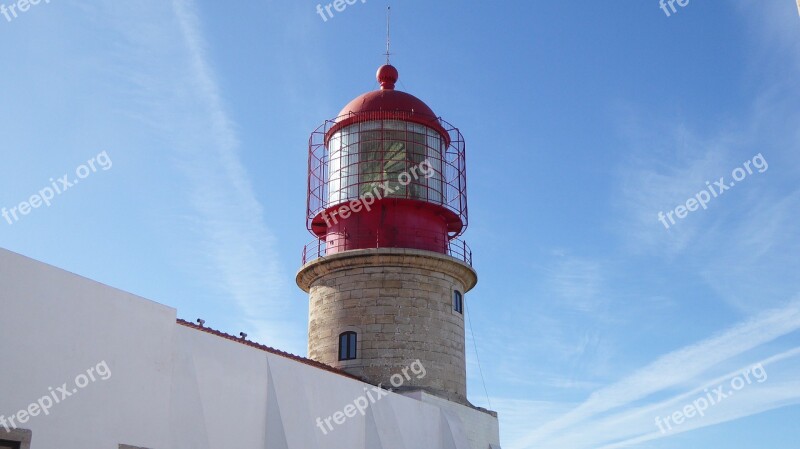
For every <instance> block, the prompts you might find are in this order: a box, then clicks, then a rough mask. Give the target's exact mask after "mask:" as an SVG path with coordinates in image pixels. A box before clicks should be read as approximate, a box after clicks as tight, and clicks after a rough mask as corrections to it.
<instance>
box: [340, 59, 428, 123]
mask: <svg viewBox="0 0 800 449" xmlns="http://www.w3.org/2000/svg"><path fill="white" fill-rule="evenodd" d="M375 77H376V78H377V79H378V82H379V83H380V84H381V89H380V90H376V91H373V92H367V93H365V94H364V95H361V96H360V97H358V98H356V99H355V100H353V101H351V102H350V103H347V106H345V107H344V109H342V111H341V112H339V117H340V118H341V117H342V116H346V115H350V114H351V113H352V114H359V113H361V112H405V113H407V114H414V115H422V116H427V117H425V118H429V119H430V118H436V114H434V113H433V110H431V108H429V107H428V105H427V104H425V103H424V102H423V101H422V100H420V99H419V98H417V97H415V96H413V95H411V94H407V93H405V92H400V91H399V90H394V84H395V83H396V82H397V80H398V79H399V78H400V73H399V72H398V71H397V69H396V68H395V67H394V66H392V65H389V64H387V65H383V66H381V67H380V68H378V73H377V74H376V75H375Z"/></svg>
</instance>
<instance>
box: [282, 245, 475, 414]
mask: <svg viewBox="0 0 800 449" xmlns="http://www.w3.org/2000/svg"><path fill="white" fill-rule="evenodd" d="M476 283H477V275H476V273H475V271H474V270H473V269H472V268H471V267H469V266H468V265H466V264H464V263H463V262H461V261H459V260H457V259H454V258H452V257H449V256H446V255H442V254H437V253H433V252H429V251H420V250H411V249H398V248H376V249H365V250H354V251H347V252H344V253H339V254H334V255H332V256H329V257H324V258H321V259H317V260H315V261H313V262H310V263H308V264H306V265H305V266H304V267H303V268H301V270H300V272H299V273H298V275H297V284H298V285H299V286H300V287H301V288H302V289H303V290H305V291H307V292H309V294H310V303H309V327H308V333H309V335H308V351H309V354H308V355H309V357H310V358H311V359H313V360H317V361H319V362H322V363H325V364H328V365H331V366H334V367H337V368H340V369H342V370H344V371H346V372H348V373H350V374H353V375H356V376H359V377H361V378H363V379H365V380H366V381H368V382H370V383H373V384H375V385H377V384H381V383H382V384H384V385H389V379H390V377H391V376H392V374H395V373H397V372H398V371H399V370H400V369H402V368H403V367H406V366H409V365H410V364H411V363H413V362H414V361H417V360H419V361H420V362H421V363H422V364H423V365H424V366H425V367H426V369H427V372H428V374H427V376H425V377H424V378H421V379H412V381H410V382H408V383H407V384H405V385H403V388H405V389H409V390H411V389H424V390H427V391H429V392H430V393H431V394H434V395H436V396H439V397H443V398H446V399H448V400H451V401H455V402H460V403H463V404H468V402H467V400H466V362H465V336H464V315H463V314H461V313H459V312H457V311H455V310H454V309H453V302H452V298H453V292H454V291H455V290H458V291H460V292H462V293H465V292H467V291H469V290H470V289H472V288H473V287H474V286H475V284H476ZM348 331H353V332H356V333H357V335H358V336H357V346H358V357H357V358H356V359H354V360H344V361H340V360H339V357H338V349H339V348H338V345H339V335H340V334H341V333H343V332H348Z"/></svg>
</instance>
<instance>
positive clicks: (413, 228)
mask: <svg viewBox="0 0 800 449" xmlns="http://www.w3.org/2000/svg"><path fill="white" fill-rule="evenodd" d="M398 76H399V75H398V72H397V69H395V68H394V67H393V66H391V65H384V66H382V67H381V68H379V69H378V73H377V78H378V82H379V83H380V86H381V88H380V90H376V91H373V92H368V93H365V94H363V95H361V96H359V97H358V98H356V99H354V100H353V101H351V102H350V103H349V104H348V105H347V106H345V107H344V109H342V111H341V112H340V113H339V116H338V117H337V118H336V119H333V120H329V121H326V122H325V123H324V124H323V125H321V126H320V127H319V128H318V129H317V130H316V131H314V132H313V133H312V134H311V138H310V141H309V155H308V161H309V167H308V210H307V223H308V229H309V231H311V233H312V234H314V236H315V237H316V240H315V241H314V242H312V243H311V244H309V245H308V246H306V248H305V250H304V252H303V263H304V264H305V263H306V262H309V261H310V260H313V259H316V258H318V257H322V256H326V255H330V254H334V253H339V252H342V251H348V250H354V249H366V248H411V249H421V250H428V251H435V252H438V253H442V254H449V255H451V256H453V257H456V258H458V259H461V260H464V261H465V262H467V263H469V264H471V257H472V256H471V253H470V251H469V249H468V247H467V246H466V244H465V243H464V242H462V241H460V240H457V237H458V236H460V235H461V234H462V233H464V231H465V230H466V227H467V184H466V167H465V154H464V148H465V144H464V139H463V137H462V136H461V133H460V132H459V131H458V129H456V128H455V127H453V126H452V125H450V124H449V123H447V122H446V121H444V120H442V119H441V118H440V117H438V116H437V115H436V114H435V113H434V112H433V110H431V108H430V107H428V105H426V104H425V103H424V102H422V100H420V99H418V98H416V97H414V96H413V95H410V94H408V93H405V92H401V91H398V90H395V83H396V82H397V80H398Z"/></svg>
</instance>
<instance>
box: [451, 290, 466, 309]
mask: <svg viewBox="0 0 800 449" xmlns="http://www.w3.org/2000/svg"><path fill="white" fill-rule="evenodd" d="M453 310H455V311H456V312H458V313H464V296H463V295H462V294H461V292H460V291H458V290H454V291H453Z"/></svg>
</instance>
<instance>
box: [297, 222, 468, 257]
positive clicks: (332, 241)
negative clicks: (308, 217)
mask: <svg viewBox="0 0 800 449" xmlns="http://www.w3.org/2000/svg"><path fill="white" fill-rule="evenodd" d="M396 231H397V232H399V233H401V234H402V237H401V238H400V239H398V240H397V242H398V243H399V244H397V245H393V244H392V243H391V241H387V238H386V237H385V236H381V235H379V234H378V233H377V232H362V233H360V234H356V235H353V234H350V233H348V232H346V231H345V232H343V233H335V234H329V235H327V236H325V238H322V239H316V240H314V241H312V242H311V243H309V244H307V245H306V246H305V247H303V265H305V264H306V263H308V262H311V261H312V260H316V259H319V258H321V257H325V256H329V255H332V254H337V253H342V252H345V251H347V250H349V249H352V248H359V249H365V248H409V249H422V250H430V248H429V247H430V241H431V235H432V234H433V233H430V232H428V231H426V230H423V229H399V230H396ZM395 236H396V234H395ZM395 236H393V237H395ZM435 252H439V253H441V254H447V255H448V256H450V257H453V258H455V259H458V260H461V261H463V262H465V263H466V264H467V265H469V266H472V250H471V249H470V247H469V246H468V245H467V243H466V242H465V241H463V240H461V239H457V238H451V239H449V240H446V241H442V245H441V251H435Z"/></svg>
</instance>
